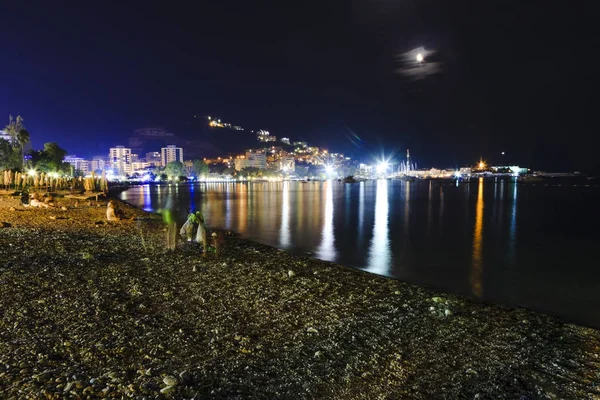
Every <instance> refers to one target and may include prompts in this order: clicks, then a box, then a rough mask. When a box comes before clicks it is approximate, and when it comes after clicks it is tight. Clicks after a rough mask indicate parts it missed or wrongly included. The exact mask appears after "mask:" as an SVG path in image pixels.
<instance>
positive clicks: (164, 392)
mask: <svg viewBox="0 0 600 400" xmlns="http://www.w3.org/2000/svg"><path fill="white" fill-rule="evenodd" d="M173 390H175V386H167V387H164V388H162V389H160V392H161V393H162V394H169V393H171V392H172V391H173Z"/></svg>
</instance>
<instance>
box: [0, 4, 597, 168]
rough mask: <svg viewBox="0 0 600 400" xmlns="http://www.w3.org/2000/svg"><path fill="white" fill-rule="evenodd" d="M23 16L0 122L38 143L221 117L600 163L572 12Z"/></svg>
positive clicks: (528, 8) (377, 139)
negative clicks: (17, 123)
mask: <svg viewBox="0 0 600 400" xmlns="http://www.w3.org/2000/svg"><path fill="white" fill-rule="evenodd" d="M24 7H25V6H24V5H21V4H16V3H15V4H5V5H3V6H2V10H1V11H2V15H4V16H6V23H5V24H3V29H4V30H5V32H3V35H2V39H0V40H2V44H3V48H5V49H6V54H12V55H13V56H11V57H8V58H6V59H5V60H4V62H3V63H2V64H1V65H0V76H2V83H1V84H0V89H1V91H2V92H3V94H4V95H3V96H0V115H4V118H6V119H7V118H8V114H13V115H19V114H20V115H22V116H23V117H24V118H25V123H26V125H27V127H28V129H29V130H30V132H31V138H32V142H33V145H34V147H37V148H39V147H41V146H42V145H43V143H44V142H47V141H57V142H60V143H63V146H64V147H65V148H66V149H67V150H69V152H70V153H75V154H81V155H83V156H86V157H91V156H93V155H94V154H97V153H98V150H99V149H103V148H108V147H109V146H111V145H114V144H116V143H118V142H121V141H122V140H125V139H126V138H127V137H128V136H130V134H131V132H133V131H134V130H135V129H139V128H140V127H146V126H164V127H165V128H166V129H167V130H169V131H172V132H174V133H176V134H178V133H180V132H184V131H186V128H187V127H189V124H190V123H191V121H192V119H193V116H194V115H196V114H198V113H204V114H207V115H209V114H211V113H214V114H215V115H221V116H223V117H224V118H226V120H228V121H231V122H232V123H233V124H234V125H237V126H244V127H246V126H248V127H256V128H260V129H265V130H268V131H271V132H274V133H275V135H277V136H281V137H291V138H295V140H299V141H310V142H313V143H315V144H316V145H318V146H322V147H328V148H332V149H335V150H336V151H339V152H343V153H347V154H351V155H353V156H355V157H356V156H363V155H365V156H371V155H374V154H378V153H380V152H381V151H385V152H387V153H392V152H398V153H403V151H404V149H406V148H410V149H414V151H415V152H416V153H418V154H420V155H421V159H422V161H423V162H424V163H425V164H427V165H437V166H445V165H461V164H463V163H465V162H466V161H467V160H473V159H477V158H479V157H484V158H492V157H497V156H499V155H500V154H501V152H505V153H506V155H508V156H511V157H514V158H515V159H516V160H515V161H517V162H519V163H522V164H530V165H531V166H532V167H533V168H540V169H548V168H554V169H559V170H576V169H580V170H584V171H588V170H594V169H595V167H596V166H597V161H596V160H595V157H594V152H593V147H594V146H590V145H589V144H595V142H596V139H595V137H594V136H593V130H592V129H591V128H590V126H593V125H590V124H589V123H588V121H589V118H590V116H591V115H592V114H593V111H592V109H591V104H593V102H592V101H591V100H592V97H591V96H592V94H593V93H592V91H591V86H590V85H589V84H588V83H589V82H590V80H589V78H591V77H593V75H591V74H592V71H591V65H590V66H588V65H587V64H586V63H584V62H580V61H579V60H573V59H572V57H567V56H566V55H577V54H585V52H586V51H587V49H589V48H592V46H590V43H589V37H590V35H589V34H588V33H587V32H586V30H587V29H588V25H586V24H585V23H582V22H581V20H580V18H581V15H579V13H578V11H577V10H572V9H570V8H566V7H565V8H563V7H561V6H559V5H546V6H545V7H544V13H543V14H540V13H539V9H538V7H536V6H535V5H522V4H519V5H518V9H519V13H515V12H513V11H514V10H515V9H516V8H517V4H516V3H515V4H511V3H506V4H503V6H502V7H498V8H497V7H494V6H492V5H485V4H479V5H476V6H473V5H472V4H467V3H453V4H452V5H450V4H445V3H443V2H436V1H428V2H424V3H419V4H412V3H411V4H409V3H403V2H398V3H397V4H396V3H388V2H381V3H369V2H360V1H359V2H354V3H352V4H348V5H344V4H337V3H336V2H332V1H327V2H323V3H321V4H320V5H319V6H318V7H312V6H310V5H306V6H305V7H301V8H298V9H294V10H293V11H292V10H289V9H288V8H287V7H285V6H283V5H280V6H277V7H261V6H250V5H245V4H242V3H235V2H233V3H231V4H230V5H229V4H218V5H202V7H200V6H193V5H192V6H187V7H183V8H177V7H175V8H173V9H163V8H160V7H155V6H153V5H151V4H149V5H146V6H145V7H137V6H135V5H133V4H125V5H120V6H119V8H118V9H117V8H114V7H113V6H111V5H101V6H100V5H91V4H80V5H77V6H74V7H69V8H57V7H54V6H52V5H50V4H47V3H45V2H39V3H38V4H37V6H36V7H31V8H32V9H30V7H29V6H27V7H28V8H27V10H25V9H24ZM130 15H136V18H135V19H133V20H132V19H131V18H129V16H130ZM308 25H310V27H311V29H310V31H309V32H307V30H306V27H307V26H308ZM23 26H28V27H29V28H28V29H26V30H23V29H22V27H23ZM508 26H510V28H511V29H510V30H507V29H504V28H505V27H508ZM555 26H562V27H564V29H558V33H557V31H556V30H555V29H554V27H555ZM151 27H152V28H151ZM557 54H562V55H565V57H557V56H556V55H557ZM90 138H93V140H90Z"/></svg>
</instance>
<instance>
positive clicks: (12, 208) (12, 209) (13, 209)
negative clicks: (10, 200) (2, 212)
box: [8, 207, 17, 211]
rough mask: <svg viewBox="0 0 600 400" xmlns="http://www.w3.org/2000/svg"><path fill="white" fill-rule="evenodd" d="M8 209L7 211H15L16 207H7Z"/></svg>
mask: <svg viewBox="0 0 600 400" xmlns="http://www.w3.org/2000/svg"><path fill="white" fill-rule="evenodd" d="M8 210H9V211H17V209H16V208H14V207H11V208H9V209H8Z"/></svg>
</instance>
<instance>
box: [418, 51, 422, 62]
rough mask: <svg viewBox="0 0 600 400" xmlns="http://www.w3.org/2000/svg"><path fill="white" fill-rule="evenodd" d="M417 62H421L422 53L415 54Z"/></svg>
mask: <svg viewBox="0 0 600 400" xmlns="http://www.w3.org/2000/svg"><path fill="white" fill-rule="evenodd" d="M417 62H423V53H418V54H417Z"/></svg>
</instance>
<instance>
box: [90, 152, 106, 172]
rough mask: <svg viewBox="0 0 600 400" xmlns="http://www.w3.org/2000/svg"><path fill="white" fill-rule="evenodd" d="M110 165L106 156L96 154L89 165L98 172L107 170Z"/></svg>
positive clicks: (91, 169)
mask: <svg viewBox="0 0 600 400" xmlns="http://www.w3.org/2000/svg"><path fill="white" fill-rule="evenodd" d="M109 167H110V162H109V161H108V160H107V158H106V156H94V157H93V158H92V161H90V165H89V169H90V171H94V172H98V173H100V172H102V171H105V170H107V169H108V168H109Z"/></svg>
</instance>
